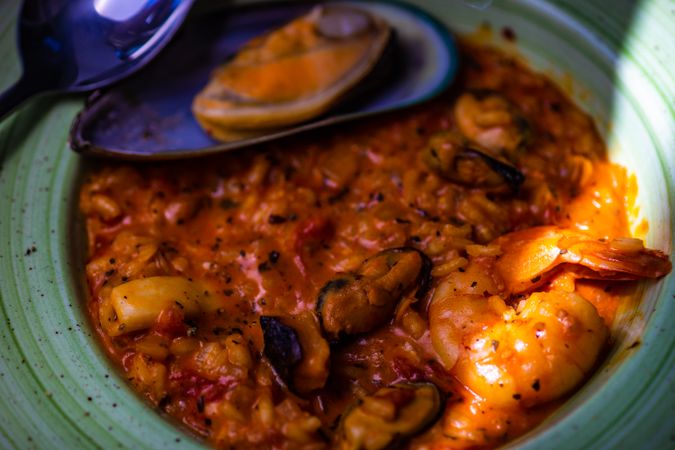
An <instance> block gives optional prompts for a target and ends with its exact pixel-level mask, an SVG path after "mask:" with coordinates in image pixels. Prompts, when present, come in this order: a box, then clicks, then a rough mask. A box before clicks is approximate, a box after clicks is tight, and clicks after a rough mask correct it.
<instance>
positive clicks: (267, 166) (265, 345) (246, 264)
mask: <svg viewBox="0 0 675 450" xmlns="http://www.w3.org/2000/svg"><path fill="white" fill-rule="evenodd" d="M462 59H463V67H464V69H463V70H462V71H461V74H460V77H459V79H458V81H457V82H456V83H455V85H454V87H453V88H452V90H451V91H449V92H448V93H447V94H445V95H443V96H441V97H440V98H439V99H437V100H434V101H432V102H430V103H427V104H424V105H421V106H419V107H416V108H414V109H412V110H409V111H405V112H401V113H397V114H393V115H390V116H388V117H384V118H381V119H373V120H368V121H362V122H360V123H358V124H349V125H344V126H341V127H337V128H334V129H331V130H329V131H325V132H322V133H320V134H319V133H314V134H310V135H306V136H303V137H299V138H294V139H291V140H287V141H284V142H280V143H277V144H268V145H267V146H266V147H263V148H258V149H255V150H251V151H248V152H246V153H244V152H240V153H236V154H230V155H226V156H223V157H219V158H215V159H208V160H204V161H193V162H180V163H179V164H177V163H164V164H153V165H151V166H133V165H129V164H106V165H104V166H103V167H102V168H100V169H97V170H94V171H92V172H90V173H88V174H87V176H86V178H85V182H84V184H83V186H82V188H81V191H80V209H81V212H82V214H83V215H84V216H85V218H86V229H87V236H88V248H89V253H88V262H87V266H86V273H87V280H88V285H89V292H90V296H89V300H88V302H87V305H88V309H89V313H90V315H91V320H92V323H93V324H94V325H95V327H96V330H97V334H98V336H99V337H100V339H101V341H102V342H103V344H104V346H105V349H106V352H107V353H108V355H109V356H110V357H111V358H112V359H113V361H114V362H115V364H117V365H119V367H120V368H121V370H122V372H123V374H124V376H125V377H126V378H127V380H128V381H129V382H130V384H131V385H132V386H133V387H134V389H135V390H137V391H138V392H139V393H140V394H141V395H143V396H144V397H145V398H146V399H147V400H148V401H150V402H151V403H152V404H153V406H155V407H156V408H158V409H159V410H161V411H163V412H165V413H166V414H168V415H169V416H172V417H174V418H175V419H177V420H178V421H179V422H180V423H182V424H184V425H185V426H187V427H188V428H190V429H191V430H192V431H193V432H195V433H197V434H198V435H201V436H203V437H204V438H205V439H206V440H208V441H209V442H210V443H212V444H213V445H214V446H216V447H219V448H260V447H265V448H307V449H310V448H311V449H314V448H328V447H334V448H345V449H348V448H349V449H359V448H363V449H382V448H387V447H390V446H392V445H396V444H404V445H407V446H408V447H410V448H431V447H434V448H475V447H494V446H497V445H500V444H503V443H505V442H508V441H509V440H511V439H513V438H516V437H518V436H520V435H521V434H523V433H525V432H526V431H528V430H530V429H532V428H534V427H535V426H536V425H537V424H538V423H539V422H541V421H542V420H543V419H544V418H546V417H547V416H548V415H549V414H550V413H551V412H552V411H553V410H554V409H555V407H556V406H558V405H559V404H560V402H561V401H563V400H564V399H566V398H567V397H568V396H569V395H570V394H571V393H573V392H574V390H575V389H576V388H578V386H579V385H580V384H581V383H582V382H583V381H584V380H585V379H587V378H588V377H589V376H590V375H591V374H592V372H593V370H594V369H595V368H596V367H597V365H598V364H599V363H600V362H601V356H602V355H603V354H604V352H606V350H607V349H608V346H609V345H610V343H611V339H610V331H609V327H610V326H611V324H612V323H613V321H614V320H615V316H616V311H617V308H618V306H619V304H620V303H622V302H626V301H628V300H629V299H630V298H631V296H634V295H636V292H637V290H636V287H637V285H636V284H635V283H630V282H629V280H639V279H643V278H659V277H661V276H663V275H665V274H667V273H668V272H669V271H670V267H671V266H670V262H669V260H668V258H667V256H666V255H665V254H664V253H662V252H660V251H657V250H650V249H646V248H645V247H644V245H643V242H642V241H641V240H639V239H634V238H630V237H626V236H629V235H630V230H629V228H628V214H627V210H626V203H625V199H626V197H628V196H630V195H631V194H630V192H629V189H630V186H629V178H628V176H627V173H626V170H625V169H624V168H622V167H620V166H618V165H615V164H612V163H610V162H608V161H607V154H606V148H605V146H604V144H603V142H602V140H601V139H600V137H599V135H598V132H597V130H596V128H595V126H594V124H593V122H592V120H591V119H590V118H589V117H588V116H587V115H585V114H584V113H582V112H581V111H580V110H579V109H578V107H576V106H575V105H574V104H573V103H572V102H570V101H569V100H568V99H567V98H566V97H565V95H563V94H562V93H561V92H560V90H559V89H558V88H556V87H555V86H554V85H553V84H552V83H551V82H550V81H548V80H547V79H546V78H545V77H543V76H542V75H539V74H535V73H533V72H531V71H530V70H529V69H527V68H526V67H525V66H524V65H523V64H522V63H520V62H518V61H516V60H515V59H513V58H511V57H508V56H506V55H504V54H503V53H500V52H499V51H497V50H494V49H491V48H489V47H483V46H474V45H470V44H468V43H467V44H464V45H462Z"/></svg>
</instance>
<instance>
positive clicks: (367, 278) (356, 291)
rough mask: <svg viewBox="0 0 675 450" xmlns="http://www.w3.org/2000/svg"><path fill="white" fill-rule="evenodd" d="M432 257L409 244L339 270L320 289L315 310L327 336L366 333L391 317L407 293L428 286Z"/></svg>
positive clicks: (421, 292) (417, 293) (420, 291)
mask: <svg viewBox="0 0 675 450" xmlns="http://www.w3.org/2000/svg"><path fill="white" fill-rule="evenodd" d="M430 273H431V261H430V260H429V258H428V257H427V256H426V255H425V254H424V253H422V252H421V251H419V250H417V249H415V248H412V247H399V248H392V249H387V250H383V251H381V252H379V253H377V254H376V255H374V256H372V257H370V258H368V259H366V260H365V261H364V262H363V263H362V264H361V266H360V267H359V268H358V269H357V270H356V271H355V272H353V273H345V274H339V275H338V276H337V277H336V278H334V279H333V280H331V281H329V282H328V283H326V284H325V285H324V286H323V288H321V291H320V292H319V298H318V301H317V306H316V308H317V312H318V313H319V317H320V319H321V325H322V328H323V331H324V333H325V334H326V336H328V337H329V338H330V339H333V340H335V339H337V338H338V337H339V336H340V335H343V334H344V335H354V334H361V333H367V332H369V331H371V330H373V329H375V328H377V327H378V326H380V325H383V324H384V323H386V322H387V321H389V320H390V318H391V316H392V314H393V313H394V311H395V309H396V305H397V304H398V302H399V301H400V300H401V299H402V298H403V297H404V296H405V295H407V294H411V293H413V292H414V293H415V296H416V297H417V298H418V299H420V298H422V297H423V296H424V294H425V293H426V291H427V290H428V288H429V284H430Z"/></svg>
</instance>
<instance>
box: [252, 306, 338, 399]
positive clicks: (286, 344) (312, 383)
mask: <svg viewBox="0 0 675 450" xmlns="http://www.w3.org/2000/svg"><path fill="white" fill-rule="evenodd" d="M260 326H261V328H262V331H263V340H264V344H265V347H264V350H263V353H264V355H265V356H266V357H267V359H268V361H269V362H270V364H271V365H272V367H273V368H274V370H275V372H276V373H277V375H278V376H279V378H281V381H283V382H284V384H286V386H287V387H288V388H289V389H291V390H293V391H294V392H297V393H299V394H305V393H308V392H311V391H313V390H315V389H319V388H321V387H323V386H324V384H325V383H326V379H327V378H328V366H329V363H330V349H329V346H328V342H326V340H325V339H324V338H323V337H322V336H321V330H320V328H319V324H318V321H317V319H316V316H315V315H314V313H313V312H303V313H300V314H297V315H295V316H288V317H283V318H281V317H272V316H261V317H260Z"/></svg>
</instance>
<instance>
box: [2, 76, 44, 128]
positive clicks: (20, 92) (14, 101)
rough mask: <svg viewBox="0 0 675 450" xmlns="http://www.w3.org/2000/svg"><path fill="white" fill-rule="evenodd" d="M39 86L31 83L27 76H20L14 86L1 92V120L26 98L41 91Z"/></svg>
mask: <svg viewBox="0 0 675 450" xmlns="http://www.w3.org/2000/svg"><path fill="white" fill-rule="evenodd" d="M41 90H42V89H40V88H39V87H38V86H36V85H35V84H33V83H30V82H29V81H28V80H27V79H26V77H25V76H22V77H21V78H19V81H17V82H16V83H14V85H13V86H12V87H10V88H9V89H7V90H6V91H5V92H3V93H2V94H0V121H2V120H3V119H4V118H5V117H7V116H8V115H9V114H10V113H11V112H12V111H14V109H15V108H16V107H17V106H19V105H20V104H21V103H23V102H24V100H27V99H28V98H30V97H32V96H33V95H35V94H37V93H38V92H40V91H41Z"/></svg>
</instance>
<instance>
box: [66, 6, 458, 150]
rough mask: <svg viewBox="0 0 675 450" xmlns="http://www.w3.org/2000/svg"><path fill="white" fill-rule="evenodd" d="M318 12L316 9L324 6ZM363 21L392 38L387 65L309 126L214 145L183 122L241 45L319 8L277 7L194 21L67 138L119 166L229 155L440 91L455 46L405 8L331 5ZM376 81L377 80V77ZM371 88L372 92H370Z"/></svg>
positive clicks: (94, 105) (105, 96)
mask: <svg viewBox="0 0 675 450" xmlns="http://www.w3.org/2000/svg"><path fill="white" fill-rule="evenodd" d="M324 3H325V2H324ZM340 3H342V4H349V5H353V6H357V7H358V8H363V9H367V10H369V11H371V12H372V13H374V14H377V15H379V16H380V17H382V18H384V19H385V20H387V21H388V22H389V23H390V25H391V26H392V27H393V29H394V32H395V36H396V39H395V44H396V50H395V61H394V62H393V63H392V64H393V65H390V67H389V68H388V69H387V70H386V71H387V73H388V76H387V78H386V83H383V82H381V80H382V79H380V78H378V80H375V83H373V82H372V81H373V80H372V79H371V80H370V81H371V82H370V83H368V88H367V89H365V92H361V91H363V90H361V91H359V94H358V95H354V96H351V99H350V100H349V101H348V102H346V103H343V104H341V105H339V106H338V107H337V108H336V109H333V110H331V111H330V112H329V113H327V114H326V115H324V116H322V117H319V118H317V119H315V120H312V121H310V122H306V123H304V124H300V125H297V126H293V127H290V128H286V129H283V130H282V131H278V132H273V133H271V134H266V135H263V136H257V137H255V138H250V139H243V140H239V141H234V142H226V143H223V142H219V141H216V140H215V139H213V138H211V137H210V136H209V135H208V134H206V133H205V132H204V131H203V130H202V129H201V128H200V126H199V124H198V123H197V121H196V120H195V118H194V117H193V115H192V111H191V105H192V100H193V98H194V96H195V95H196V94H197V93H198V92H199V91H200V90H201V89H202V88H203V87H204V86H205V85H206V83H207V82H208V80H209V75H210V73H211V72H212V70H213V69H214V68H215V67H217V66H219V65H220V64H222V63H223V62H224V61H226V60H227V58H228V57H230V56H231V55H233V54H234V53H236V51H237V50H238V49H239V48H240V47H241V46H242V45H243V44H244V43H245V42H247V41H248V40H250V39H252V38H253V37H256V36H259V35H261V34H263V33H265V32H268V31H270V30H273V29H275V28H278V27H280V26H283V25H284V24H285V23H287V22H289V21H290V20H292V19H294V18H296V17H298V16H301V15H303V14H305V13H307V12H308V11H309V10H310V9H311V8H312V7H313V6H315V5H317V4H319V2H276V3H261V4H252V5H249V6H243V7H242V6H239V7H234V8H228V7H223V8H219V9H216V10H211V11H208V12H201V13H200V12H198V11H195V12H194V14H192V15H191V16H190V17H189V18H188V20H187V21H186V22H185V24H184V25H183V28H182V29H181V30H180V31H179V33H178V34H177V35H176V37H175V38H174V40H173V41H172V42H171V43H170V44H169V45H168V46H167V47H166V49H165V50H164V51H163V52H162V53H161V54H160V55H159V56H157V58H156V59H155V60H154V61H152V62H151V63H150V64H149V65H148V66H147V67H146V68H145V69H143V70H142V71H140V72H139V73H138V74H136V75H134V76H132V77H131V78H129V79H127V80H125V81H123V82H121V83H119V84H117V85H116V86H114V87H112V88H110V89H108V90H106V91H97V92H95V93H94V94H92V96H91V97H90V98H89V100H88V101H87V104H86V105H85V107H84V109H83V110H82V111H81V112H80V113H79V114H78V116H77V117H76V119H75V121H74V122H73V125H72V127H71V130H70V145H71V147H72V148H73V150H75V151H77V152H80V153H83V154H88V155H100V156H108V157H117V158H124V159H178V158H187V157H194V156H200V155H207V154H212V153H217V152H222V151H227V150H233V149H237V148H241V147H244V146H249V145H253V144H257V143H261V142H267V141H271V140H273V139H278V138H280V137H284V136H289V135H292V134H296V133H299V132H301V131H305V130H311V129H315V128H318V127H322V126H326V125H331V124H334V123H339V122H344V121H347V120H352V119H356V118H360V117H365V116H369V115H372V114H377V113H381V112H386V111H391V110H394V109H399V108H404V107H407V106H410V105H413V104H416V103H420V102H423V101H425V100H428V99H429V98H431V97H433V96H435V95H437V94H438V93H440V92H441V91H443V90H445V89H446V88H447V86H448V85H449V83H450V82H451V81H452V79H453V78H454V76H455V73H456V71H457V62H458V55H457V50H456V47H455V44H454V40H453V38H452V36H451V34H450V33H449V31H448V30H447V29H446V28H445V26H444V25H442V24H441V23H439V22H438V21H437V20H436V19H434V18H433V17H431V16H430V15H428V14H427V13H425V12H424V11H422V10H420V9H418V8H417V7H414V6H412V5H408V4H404V3H398V2H397V3H390V2H371V1H368V2H365V1H357V2H340ZM379 76H380V75H378V77H379ZM378 81H379V82H378Z"/></svg>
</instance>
